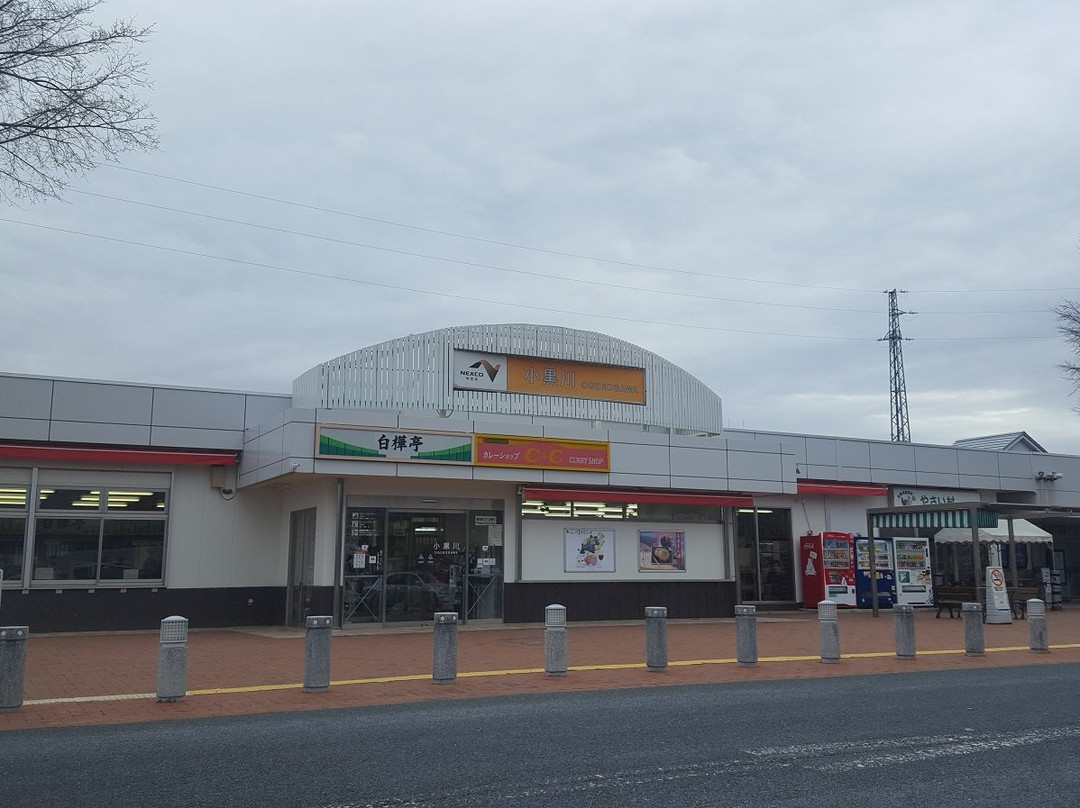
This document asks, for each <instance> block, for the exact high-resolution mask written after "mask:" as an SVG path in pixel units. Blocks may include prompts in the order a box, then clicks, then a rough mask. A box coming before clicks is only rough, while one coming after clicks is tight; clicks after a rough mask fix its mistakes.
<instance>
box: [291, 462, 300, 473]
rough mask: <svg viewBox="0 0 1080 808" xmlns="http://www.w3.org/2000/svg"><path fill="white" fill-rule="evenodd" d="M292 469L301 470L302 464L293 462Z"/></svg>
mask: <svg viewBox="0 0 1080 808" xmlns="http://www.w3.org/2000/svg"><path fill="white" fill-rule="evenodd" d="M292 470H293V471H300V464H299V463H293V464H292Z"/></svg>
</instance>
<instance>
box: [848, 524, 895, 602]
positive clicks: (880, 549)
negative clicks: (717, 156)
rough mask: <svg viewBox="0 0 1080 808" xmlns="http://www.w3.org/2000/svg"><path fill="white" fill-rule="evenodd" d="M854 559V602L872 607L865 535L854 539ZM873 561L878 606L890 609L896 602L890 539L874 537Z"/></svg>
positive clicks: (868, 546)
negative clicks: (875, 573) (875, 571)
mask: <svg viewBox="0 0 1080 808" xmlns="http://www.w3.org/2000/svg"><path fill="white" fill-rule="evenodd" d="M855 559H856V561H855V603H856V605H857V606H858V607H859V608H860V609H872V608H873V606H874V603H873V599H872V598H871V596H870V545H869V544H868V541H867V539H866V538H865V537H862V536H858V537H856V539H855ZM874 563H875V565H876V566H877V595H878V608H879V609H891V608H892V607H893V604H895V603H896V564H895V563H894V562H893V543H892V540H891V539H874Z"/></svg>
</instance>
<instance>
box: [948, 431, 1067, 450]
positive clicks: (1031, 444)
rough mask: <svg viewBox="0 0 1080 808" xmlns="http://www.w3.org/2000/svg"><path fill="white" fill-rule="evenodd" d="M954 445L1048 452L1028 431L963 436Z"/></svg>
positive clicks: (966, 447) (971, 447)
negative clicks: (974, 436) (976, 436)
mask: <svg viewBox="0 0 1080 808" xmlns="http://www.w3.org/2000/svg"><path fill="white" fill-rule="evenodd" d="M953 446H962V447H963V448H965V449H994V450H997V451H999V452H1037V453H1039V454H1046V449H1044V448H1043V447H1042V446H1040V445H1039V444H1038V442H1037V441H1036V440H1035V439H1034V438H1032V437H1031V435H1029V434H1028V433H1027V432H1006V433H1004V434H1001V435H984V436H982V437H981V438H963V439H961V440H958V441H955V442H954V443H953Z"/></svg>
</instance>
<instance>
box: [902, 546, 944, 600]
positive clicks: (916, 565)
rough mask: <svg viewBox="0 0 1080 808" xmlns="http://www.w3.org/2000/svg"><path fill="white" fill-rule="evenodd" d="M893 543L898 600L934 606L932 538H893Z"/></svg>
mask: <svg viewBox="0 0 1080 808" xmlns="http://www.w3.org/2000/svg"><path fill="white" fill-rule="evenodd" d="M892 543H893V553H894V557H895V558H896V602H897V603H902V604H907V605H910V606H933V605H934V583H933V581H934V579H933V577H932V575H931V571H930V540H929V539H893V540H892Z"/></svg>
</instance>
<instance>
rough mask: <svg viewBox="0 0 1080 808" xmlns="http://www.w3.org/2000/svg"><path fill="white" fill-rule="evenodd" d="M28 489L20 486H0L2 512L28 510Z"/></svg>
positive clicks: (0, 507)
mask: <svg viewBox="0 0 1080 808" xmlns="http://www.w3.org/2000/svg"><path fill="white" fill-rule="evenodd" d="M26 491H27V490H26V488H24V487H22V486H18V485H0V510H5V511H6V510H19V511H25V510H26Z"/></svg>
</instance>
